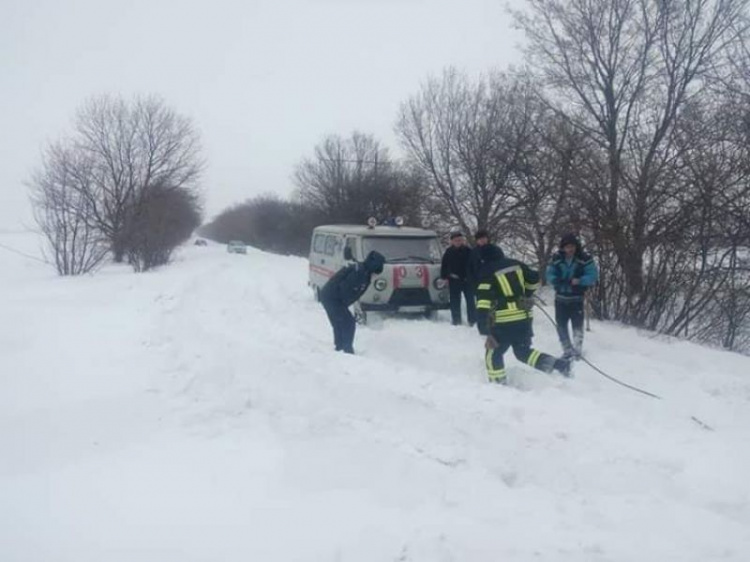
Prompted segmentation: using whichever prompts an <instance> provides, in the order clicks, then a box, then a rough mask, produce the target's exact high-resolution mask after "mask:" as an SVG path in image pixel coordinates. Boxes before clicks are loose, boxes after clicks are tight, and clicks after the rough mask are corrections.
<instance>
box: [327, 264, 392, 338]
mask: <svg viewBox="0 0 750 562" xmlns="http://www.w3.org/2000/svg"><path fill="white" fill-rule="evenodd" d="M383 264H385V257H383V254H380V253H378V252H374V251H373V252H370V253H369V254H368V255H367V257H366V258H365V261H364V262H363V263H357V264H353V265H349V266H347V267H343V268H341V269H340V270H339V271H338V272H337V273H336V274H335V275H334V276H333V277H331V278H330V279H329V280H328V282H327V283H326V284H325V285H323V288H322V289H321V290H320V302H321V304H322V305H323V308H325V311H326V314H328V320H329V321H330V322H331V326H332V327H333V343H334V345H335V347H336V351H343V352H344V353H354V333H355V330H356V326H357V323H356V321H355V320H354V316H352V313H351V312H349V307H350V306H351V305H353V304H354V303H355V302H357V301H358V300H359V298H360V297H361V296H362V295H363V294H364V293H365V291H367V288H368V287H369V286H370V281H371V280H372V276H373V275H378V274H380V273H382V272H383Z"/></svg>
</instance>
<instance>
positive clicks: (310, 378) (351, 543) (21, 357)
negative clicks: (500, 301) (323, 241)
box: [0, 235, 750, 562]
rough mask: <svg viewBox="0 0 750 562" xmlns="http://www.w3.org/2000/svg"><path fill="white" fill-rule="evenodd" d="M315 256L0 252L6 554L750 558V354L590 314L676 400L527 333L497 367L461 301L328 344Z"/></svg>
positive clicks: (615, 356)
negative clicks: (467, 324) (529, 350)
mask: <svg viewBox="0 0 750 562" xmlns="http://www.w3.org/2000/svg"><path fill="white" fill-rule="evenodd" d="M27 238H28V237H25V238H24V237H21V236H11V235H3V236H0V242H4V243H6V244H8V245H12V246H14V247H19V246H21V245H23V244H25V246H24V249H25V250H27V251H29V252H33V251H34V250H35V244H36V242H34V241H32V242H30V241H29V240H28V239H27ZM306 279H307V263H306V261H305V260H301V259H295V258H285V257H279V256H272V255H268V254H263V253H260V252H255V251H250V252H249V254H248V255H247V256H242V255H230V254H227V253H226V252H225V250H224V249H223V248H222V247H219V246H210V247H207V248H200V247H198V248H194V247H189V248H186V249H185V250H184V251H183V252H182V253H181V254H180V256H179V261H178V263H176V264H175V265H174V266H172V267H169V268H166V269H164V270H162V271H157V272H153V273H148V274H141V275H134V274H132V273H131V272H130V271H129V270H128V269H127V268H117V267H112V268H109V269H107V270H105V271H102V272H101V273H99V274H97V275H96V276H93V277H87V278H80V279H59V278H56V277H54V276H53V275H52V272H51V270H48V269H46V268H45V267H44V266H43V265H42V264H39V263H37V262H33V261H31V260H28V259H26V258H23V257H21V256H18V255H15V254H10V253H9V252H0V288H2V291H0V314H1V317H2V325H1V326H0V560H1V561H3V562H89V561H90V562H120V561H122V562H125V561H138V562H199V561H200V562H204V561H205V562H213V561H221V562H229V561H231V562H234V561H237V562H240V561H242V562H247V561H264V562H268V561H331V562H334V561H336V562H340V561H353V562H363V561H412V562H416V561H424V562H447V561H492V562H497V561H531V560H534V561H537V560H550V561H584V562H588V561H592V562H597V561H608V562H609V561H618V562H633V561H636V560H637V561H639V562H643V561H658V562H664V561H680V562H687V561H695V562H699V561H700V562H706V561H713V560H724V561H738V562H739V561H747V560H750V477H749V475H750V358H747V357H742V356H739V355H732V354H728V353H723V352H720V351H715V350H710V349H705V348H701V347H699V346H696V345H693V344H689V343H684V342H678V341H672V340H665V339H663V338H655V337H653V336H650V335H648V334H639V333H638V332H637V331H635V330H632V329H625V328H622V327H618V326H615V325H608V324H602V323H597V322H593V323H592V328H593V331H592V332H591V333H589V334H587V338H588V339H587V348H588V352H589V357H590V358H591V360H592V361H593V362H594V363H596V364H597V365H600V366H601V367H602V368H604V369H605V370H607V371H608V372H610V373H611V374H613V375H615V376H617V377H620V378H622V379H623V380H625V381H627V382H629V383H632V384H636V385H638V386H642V387H644V388H646V389H647V390H649V391H651V392H654V393H656V394H659V395H661V396H663V397H664V400H663V401H658V400H654V399H651V398H648V397H645V396H642V395H638V394H636V393H633V392H630V391H628V390H626V389H624V388H621V387H619V386H616V385H614V384H612V383H611V382H609V381H607V380H606V379H604V378H603V377H601V376H600V375H598V374H596V373H595V372H594V371H592V370H591V369H590V368H589V367H587V366H585V365H579V366H577V371H576V378H575V379H574V380H570V381H569V380H563V379H562V378H559V377H555V376H545V375H542V374H540V373H536V372H533V371H531V370H530V369H528V368H526V367H524V366H521V365H519V364H518V363H517V362H516V361H515V359H514V358H512V354H508V363H509V365H510V369H509V373H510V378H511V381H512V384H513V385H514V386H513V387H511V388H505V387H497V386H491V385H489V384H487V383H486V382H485V375H484V371H483V350H482V342H481V340H480V339H479V337H478V335H477V334H476V332H475V331H473V330H470V329H469V328H456V327H452V326H450V324H449V322H448V321H447V318H446V317H441V319H440V320H439V321H437V322H428V321H417V320H394V319H387V320H384V321H378V322H375V323H374V324H373V325H372V326H369V327H367V328H364V329H360V330H359V331H358V334H357V340H356V342H355V347H356V349H357V350H358V352H360V355H358V356H353V357H352V356H346V355H342V354H336V353H334V352H333V351H332V343H331V335H330V332H329V327H328V324H327V321H326V318H325V315H324V313H323V311H322V309H321V308H320V306H319V305H317V304H316V303H315V302H314V301H313V299H312V295H311V293H310V292H309V290H308V289H307V287H306ZM535 331H536V340H535V343H536V346H537V347H539V348H540V349H542V350H550V351H552V352H554V353H557V352H558V345H557V342H556V338H555V335H554V331H553V328H552V327H551V326H550V325H549V323H548V322H547V320H546V319H544V318H543V317H542V316H541V315H538V317H537V320H536V323H535ZM691 416H697V417H698V418H699V419H701V420H703V421H705V422H706V423H708V424H710V425H711V426H712V427H713V428H714V431H708V430H706V429H704V428H702V427H700V426H699V425H698V424H697V423H696V422H695V421H693V420H692V419H691Z"/></svg>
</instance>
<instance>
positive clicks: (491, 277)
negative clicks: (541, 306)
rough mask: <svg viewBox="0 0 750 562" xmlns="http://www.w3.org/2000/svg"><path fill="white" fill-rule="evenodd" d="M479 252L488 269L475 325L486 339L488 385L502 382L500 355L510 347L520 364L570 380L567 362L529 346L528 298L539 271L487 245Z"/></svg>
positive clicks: (482, 283)
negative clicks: (556, 372) (556, 371)
mask: <svg viewBox="0 0 750 562" xmlns="http://www.w3.org/2000/svg"><path fill="white" fill-rule="evenodd" d="M479 251H480V252H481V258H482V260H483V262H484V264H485V265H486V266H487V267H485V269H484V272H485V274H484V275H483V277H482V278H480V280H479V287H478V291H477V325H478V327H479V332H480V333H481V334H482V335H484V336H487V343H486V344H485V347H486V349H487V353H486V356H485V359H486V363H487V375H488V376H489V379H490V382H496V383H505V380H506V374H505V363H504V361H503V355H504V354H505V352H506V351H508V348H510V347H513V353H514V354H515V356H516V358H517V359H518V360H519V361H521V362H523V363H526V364H527V365H529V366H531V367H534V368H536V369H538V370H540V371H544V372H545V373H550V372H552V370H553V369H557V370H558V371H559V372H560V373H562V374H563V375H565V376H566V377H570V376H571V371H570V361H568V360H566V359H557V358H555V357H552V356H551V355H548V354H546V353H542V352H540V351H537V350H536V349H533V348H532V347H531V338H532V337H533V332H532V327H531V323H532V318H533V316H532V311H531V309H532V307H533V301H532V299H531V297H532V296H533V294H534V291H535V290H536V289H538V288H539V285H540V283H539V272H537V271H534V270H532V269H531V268H529V267H528V266H527V265H526V264H524V263H521V262H520V261H517V260H512V259H509V258H506V257H505V255H504V254H503V252H502V250H501V249H500V248H499V247H498V246H494V245H489V244H488V245H485V246H483V247H482V248H480V250H479Z"/></svg>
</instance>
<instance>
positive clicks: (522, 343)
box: [486, 320, 555, 381]
mask: <svg viewBox="0 0 750 562" xmlns="http://www.w3.org/2000/svg"><path fill="white" fill-rule="evenodd" d="M491 333H492V337H493V338H494V339H495V341H496V342H497V344H498V346H497V347H496V348H495V349H490V350H487V355H486V361H487V375H488V376H489V378H490V380H492V381H496V380H502V379H504V378H505V362H504V360H503V355H505V352H506V351H508V349H510V348H511V347H512V348H513V354H514V355H515V356H516V359H518V360H519V361H521V362H522V363H526V364H527V365H529V366H531V367H534V368H535V369H538V370H540V371H544V372H545V373H550V372H552V370H553V369H554V367H555V358H554V357H552V356H551V355H548V354H547V353H542V352H541V351H538V350H536V349H534V348H533V347H531V338H532V336H533V331H532V328H531V320H522V321H520V322H509V323H508V324H496V325H495V326H493V327H492V330H491Z"/></svg>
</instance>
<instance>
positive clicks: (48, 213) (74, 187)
mask: <svg viewBox="0 0 750 562" xmlns="http://www.w3.org/2000/svg"><path fill="white" fill-rule="evenodd" d="M90 166H91V162H90V161H89V160H88V159H87V158H86V157H85V156H84V155H81V154H79V153H77V152H76V151H74V150H71V149H69V148H66V147H65V146H63V145H62V144H59V143H58V144H53V145H50V146H48V147H47V148H46V149H45V151H44V160H43V163H42V166H41V168H40V169H39V170H37V171H36V172H35V173H34V174H33V176H32V178H31V181H30V183H29V187H30V189H31V202H32V206H33V209H34V217H35V219H36V222H37V224H38V225H39V227H40V229H41V231H42V233H43V234H44V236H45V238H46V242H47V249H46V253H47V256H48V258H49V259H50V261H51V262H52V263H54V265H55V268H56V269H57V272H58V274H60V275H80V274H83V273H90V272H92V271H94V270H95V269H96V268H97V267H98V266H99V265H100V264H101V263H102V262H103V261H104V259H105V258H106V256H107V253H108V245H107V241H106V239H105V238H104V237H103V236H102V234H101V232H100V231H99V230H98V229H97V228H96V227H95V226H93V222H94V221H93V209H92V208H91V206H90V205H89V203H88V200H87V199H86V198H85V197H83V196H82V195H81V194H82V193H83V192H84V191H85V190H86V189H87V186H86V185H82V184H80V183H78V182H79V181H81V179H83V181H86V180H87V179H88V178H90V174H88V173H82V172H83V171H84V170H86V169H89V168H90Z"/></svg>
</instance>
